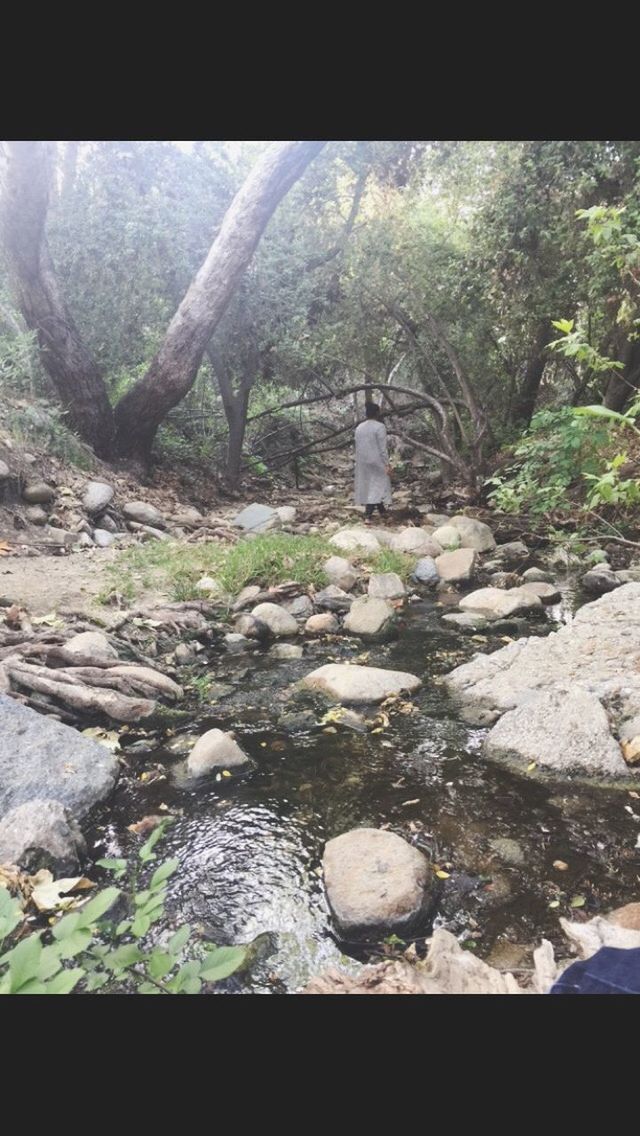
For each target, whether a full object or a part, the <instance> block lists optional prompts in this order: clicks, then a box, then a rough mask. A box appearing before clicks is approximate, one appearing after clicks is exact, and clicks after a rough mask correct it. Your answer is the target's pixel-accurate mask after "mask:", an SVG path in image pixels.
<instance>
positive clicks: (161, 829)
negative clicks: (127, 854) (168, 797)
mask: <svg viewBox="0 0 640 1136" xmlns="http://www.w3.org/2000/svg"><path fill="white" fill-rule="evenodd" d="M171 822H172V818H171V817H167V819H166V820H163V821H162V822H161V823H160V824H159V825H158V827H157V828H155V829H154V830H153V832H152V833H151V836H150V837H149V839H148V840H147V842H146V843H145V844H143V845H142V848H141V849H140V851H139V852H138V856H139V857H140V859H141V860H142V862H143V863H146V862H147V860H153V859H155V857H154V856H153V855H152V852H153V849H154V848H155V846H156V844H157V843H158V841H159V840H161V839H162V837H163V836H164V833H165V830H166V828H167V826H168V825H169V824H171Z"/></svg>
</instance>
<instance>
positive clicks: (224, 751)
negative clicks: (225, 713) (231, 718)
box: [187, 730, 254, 777]
mask: <svg viewBox="0 0 640 1136" xmlns="http://www.w3.org/2000/svg"><path fill="white" fill-rule="evenodd" d="M253 764H254V763H253V761H252V760H251V758H250V757H248V756H247V754H246V753H245V752H244V751H243V750H242V749H240V746H239V745H238V743H237V742H236V741H235V740H234V738H232V737H231V735H230V734H225V733H223V731H222V730H207V733H206V734H203V735H202V737H201V738H198V740H197V742H196V744H195V745H194V747H193V749H192V750H191V753H190V754H189V757H188V758H187V772H188V773H189V774H190V775H191V776H192V777H202V776H203V775H204V774H205V773H213V772H214V771H215V770H225V769H234V770H242V771H246V770H248V769H250V768H251V767H252V766H253Z"/></svg>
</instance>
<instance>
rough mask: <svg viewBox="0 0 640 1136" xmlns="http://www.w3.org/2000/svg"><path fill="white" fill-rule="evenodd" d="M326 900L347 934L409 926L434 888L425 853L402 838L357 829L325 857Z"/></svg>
mask: <svg viewBox="0 0 640 1136" xmlns="http://www.w3.org/2000/svg"><path fill="white" fill-rule="evenodd" d="M322 868H323V872H324V884H325V889H326V893H327V900H328V902H329V906H330V908H331V911H332V913H333V916H334V919H335V922H336V925H337V928H338V931H339V933H340V934H341V935H343V936H344V937H345V938H350V939H353V938H358V937H360V936H364V937H371V935H372V934H374V933H375V934H381V933H384V932H385V931H387V932H390V931H403V930H407V929H410V928H412V927H414V926H415V925H416V923H417V922H418V921H419V920H420V919H421V918H424V916H425V915H426V912H427V910H428V907H429V900H430V896H431V893H432V890H433V879H434V877H433V872H432V871H431V868H430V864H429V861H428V860H427V858H426V856H425V855H424V854H423V853H422V852H420V851H418V849H417V848H414V847H412V845H411V844H408V843H407V841H406V840H403V839H402V837H401V836H396V834H395V833H393V832H385V831H381V830H379V829H376V828H358V829H355V830H354V831H352V832H345V833H344V834H343V835H342V836H337V837H335V839H333V840H330V841H329V842H328V844H327V845H326V847H325V850H324V856H323V858H322Z"/></svg>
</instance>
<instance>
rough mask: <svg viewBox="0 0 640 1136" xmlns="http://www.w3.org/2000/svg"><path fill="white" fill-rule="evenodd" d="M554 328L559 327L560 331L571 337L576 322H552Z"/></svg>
mask: <svg viewBox="0 0 640 1136" xmlns="http://www.w3.org/2000/svg"><path fill="white" fill-rule="evenodd" d="M551 323H552V326H553V327H557V329H558V331H563V332H564V333H565V334H566V335H569V333H570V332H572V331H573V324H574V320H551Z"/></svg>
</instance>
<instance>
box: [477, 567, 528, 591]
mask: <svg viewBox="0 0 640 1136" xmlns="http://www.w3.org/2000/svg"><path fill="white" fill-rule="evenodd" d="M488 567H489V565H488V564H485V570H486V569H487V568H488ZM489 579H490V581H491V587H492V588H505V589H506V588H519V587H520V586H521V585H522V577H521V576H519V575H518V573H517V572H503V571H500V572H492V573H491V576H490V577H489ZM525 586H526V585H525Z"/></svg>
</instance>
